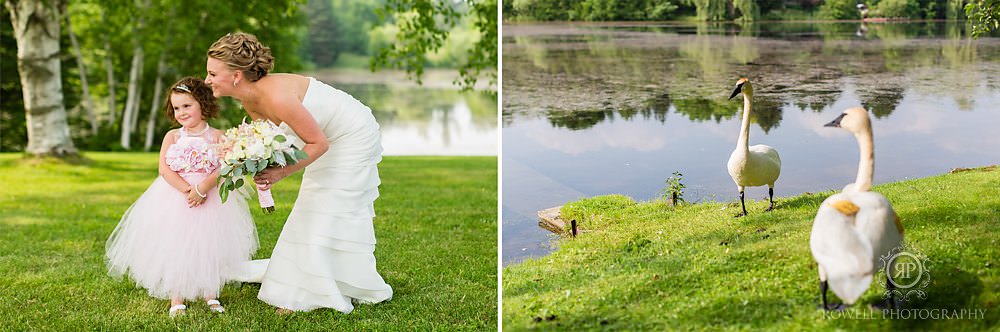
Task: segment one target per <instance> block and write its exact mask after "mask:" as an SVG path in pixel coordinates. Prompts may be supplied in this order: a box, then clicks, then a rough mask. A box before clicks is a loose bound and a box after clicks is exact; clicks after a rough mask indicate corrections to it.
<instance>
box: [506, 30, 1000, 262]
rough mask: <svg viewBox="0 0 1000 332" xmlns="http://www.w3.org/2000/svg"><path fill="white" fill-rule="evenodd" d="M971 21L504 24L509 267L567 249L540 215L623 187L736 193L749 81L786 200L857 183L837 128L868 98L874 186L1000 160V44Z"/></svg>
mask: <svg viewBox="0 0 1000 332" xmlns="http://www.w3.org/2000/svg"><path fill="white" fill-rule="evenodd" d="M965 29H966V27H965V25H964V24H961V23H956V22H915V23H894V24H861V23H857V22H853V23H850V22H848V23H766V24H757V25H752V26H746V27H741V26H739V25H735V24H716V25H710V24H631V23H624V24H623V23H611V24H542V25H504V27H503V66H502V67H503V69H502V70H503V72H502V74H503V76H502V77H503V87H502V88H503V93H502V96H503V100H502V105H503V111H502V125H503V128H502V136H503V139H502V140H503V142H502V148H503V154H502V159H501V162H502V165H503V183H502V185H503V187H502V188H503V194H502V195H503V200H502V202H503V206H502V219H503V221H502V225H503V240H502V242H503V263H504V264H505V265H506V264H509V263H512V262H517V261H519V260H521V259H524V258H525V257H534V256H540V255H544V254H546V253H548V252H550V251H551V250H553V248H552V247H551V245H550V240H551V239H553V238H554V235H551V234H550V233H549V232H548V231H545V230H543V229H541V228H539V227H538V226H537V221H538V217H537V215H536V212H537V211H539V210H542V209H545V208H549V207H553V206H558V205H562V204H563V203H566V202H569V201H573V200H576V199H579V198H583V197H589V196H595V195H604V194H611V193H619V194H624V195H628V196H631V197H633V198H635V199H636V200H640V201H643V200H651V199H654V198H657V197H658V195H659V194H658V192H659V191H661V190H662V189H663V188H664V187H665V185H664V181H665V180H666V179H667V177H669V176H670V175H671V173H673V172H674V171H680V172H681V173H683V181H682V182H683V183H684V184H685V185H686V186H687V188H686V190H685V192H684V198H685V199H686V200H687V201H705V200H716V201H734V200H738V195H737V190H736V187H735V185H734V184H733V182H732V179H731V178H730V177H729V175H728V173H727V171H726V161H727V160H728V158H729V154H730V153H731V152H732V150H733V149H734V148H735V146H736V139H737V137H738V134H739V133H738V131H739V126H740V113H741V109H742V99H741V97H737V98H733V99H732V100H727V97H729V94H730V93H731V92H732V91H733V88H734V86H735V83H736V80H737V79H739V78H740V77H749V78H750V79H751V82H752V83H753V86H754V108H753V112H752V113H751V121H752V124H751V130H750V144H751V145H754V144H767V145H771V146H773V147H774V148H775V149H777V150H778V151H779V153H780V155H781V160H782V171H781V177H780V178H779V179H778V182H777V183H776V185H775V195H776V196H790V195H797V194H800V193H803V192H817V191H823V190H829V189H838V190H839V189H840V188H842V187H843V186H844V185H845V184H847V183H851V182H853V180H854V177H855V174H856V171H857V163H858V147H857V144H856V142H855V139H854V137H853V136H852V135H851V134H849V133H848V132H846V131H843V130H840V129H836V128H827V127H823V124H825V123H827V122H829V121H831V120H833V119H834V118H836V117H837V115H839V114H840V113H841V112H842V111H843V110H844V109H846V108H849V107H854V106H864V107H865V108H867V109H868V110H869V111H870V112H871V113H872V115H873V127H874V136H875V163H876V167H875V183H876V184H879V183H885V182H891V181H897V180H903V179H908V178H916V177H924V176H929V175H934V174H940V173H944V172H947V171H949V170H951V169H952V168H956V167H976V166H984V165H992V164H997V163H1000V134H998V132H1000V130H998V129H1000V106H998V105H1000V39H998V38H995V36H992V37H991V36H987V37H981V38H980V39H978V40H969V39H967V38H966V37H965V36H966V34H967V32H966V31H965ZM747 198H748V199H755V200H759V199H766V198H767V189H766V187H755V188H748V189H747ZM777 200H778V201H779V203H780V198H778V199H777ZM750 213H751V214H753V213H761V211H753V210H752V211H750Z"/></svg>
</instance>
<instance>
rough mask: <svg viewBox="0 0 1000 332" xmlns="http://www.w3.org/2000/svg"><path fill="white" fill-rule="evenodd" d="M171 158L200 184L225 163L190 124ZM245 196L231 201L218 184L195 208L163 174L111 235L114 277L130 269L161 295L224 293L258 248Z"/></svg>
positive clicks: (140, 283) (110, 260)
mask: <svg viewBox="0 0 1000 332" xmlns="http://www.w3.org/2000/svg"><path fill="white" fill-rule="evenodd" d="M205 135H207V134H205ZM166 162H167V165H168V166H169V167H170V169H171V170H173V171H176V172H177V173H178V174H179V175H180V176H181V177H182V178H184V180H186V181H187V182H188V183H190V184H192V185H193V184H196V183H199V182H201V181H202V180H204V179H205V178H206V177H207V176H208V175H209V174H210V173H212V172H213V171H214V170H215V169H216V168H217V167H218V161H217V158H216V157H215V151H214V150H213V146H212V140H211V139H210V138H206V137H201V136H199V135H192V134H188V133H187V132H186V131H185V130H184V129H183V128H181V129H180V134H179V137H178V139H177V142H176V143H174V144H173V145H171V146H170V147H169V148H168V151H167V155H166ZM238 193H239V191H234V192H233V195H230V197H229V199H228V200H227V201H226V203H225V204H223V203H222V201H221V199H220V198H219V194H218V189H217V188H213V189H210V190H208V192H207V193H205V192H203V194H208V198H207V199H206V201H205V202H204V204H202V205H200V206H197V207H188V204H187V198H186V197H187V196H186V195H185V194H184V193H181V192H180V191H178V190H177V189H175V188H174V187H172V186H170V184H168V183H167V182H166V180H164V179H163V177H162V176H161V177H157V178H156V180H154V181H153V184H152V185H150V186H149V189H146V192H145V193H143V194H142V196H140V197H139V199H138V200H136V201H135V203H134V204H132V206H131V207H130V208H129V209H128V210H127V211H125V215H123V216H122V219H121V221H120V222H119V223H118V227H116V228H115V230H114V232H112V233H111V237H110V238H108V242H107V245H106V254H105V258H106V261H107V265H108V270H109V271H108V272H109V274H111V275H112V276H116V277H120V276H122V275H125V274H127V275H128V276H129V277H130V278H131V279H132V280H134V281H135V283H136V285H137V286H140V287H143V288H146V289H147V290H149V295H151V296H153V297H157V298H161V299H170V298H171V297H179V298H182V299H185V300H193V299H197V298H203V297H206V296H218V294H219V290H220V289H221V288H222V286H223V285H224V284H225V283H226V282H228V281H231V280H233V277H234V274H236V273H238V268H239V267H240V266H241V265H244V264H246V262H248V261H249V260H250V258H251V256H252V255H253V253H254V252H255V251H256V250H257V229H256V228H255V226H254V223H253V219H252V218H251V216H250V212H249V209H248V207H247V202H246V197H245V196H244V195H240V194H238Z"/></svg>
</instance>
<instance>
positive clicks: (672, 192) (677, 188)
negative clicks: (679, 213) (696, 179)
mask: <svg viewBox="0 0 1000 332" xmlns="http://www.w3.org/2000/svg"><path fill="white" fill-rule="evenodd" d="M683 177H684V174H681V172H680V171H676V172H674V173H673V175H671V176H670V177H668V178H667V181H666V187H665V188H663V190H662V191H660V193H661V194H662V196H663V198H664V199H669V200H670V205H677V203H679V202H683V201H684V183H682V182H681V180H682V178H683Z"/></svg>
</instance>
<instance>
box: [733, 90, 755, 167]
mask: <svg viewBox="0 0 1000 332" xmlns="http://www.w3.org/2000/svg"><path fill="white" fill-rule="evenodd" d="M751 99H753V94H752V93H745V94H743V122H741V123H740V139H739V140H737V141H736V151H743V152H744V153H750V104H751V103H750V100H751Z"/></svg>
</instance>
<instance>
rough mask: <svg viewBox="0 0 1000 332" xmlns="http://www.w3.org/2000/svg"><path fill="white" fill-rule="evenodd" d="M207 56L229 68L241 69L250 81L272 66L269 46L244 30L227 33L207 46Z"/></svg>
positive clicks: (272, 59)
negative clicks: (210, 45)
mask: <svg viewBox="0 0 1000 332" xmlns="http://www.w3.org/2000/svg"><path fill="white" fill-rule="evenodd" d="M208 56H210V57H212V58H215V59H218V60H220V61H222V62H225V63H226V64H227V65H229V67H230V68H233V69H236V70H240V71H243V75H246V77H247V79H249V80H250V82H256V81H257V80H259V79H260V78H261V77H264V76H266V75H267V72H269V71H271V68H273V67H274V57H273V56H271V48H270V47H267V46H264V44H261V43H260V41H257V37H256V36H254V35H251V34H249V33H245V32H231V33H227V34H226V35H225V36H222V38H219V40H217V41H215V43H214V44H212V47H210V48H208Z"/></svg>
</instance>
